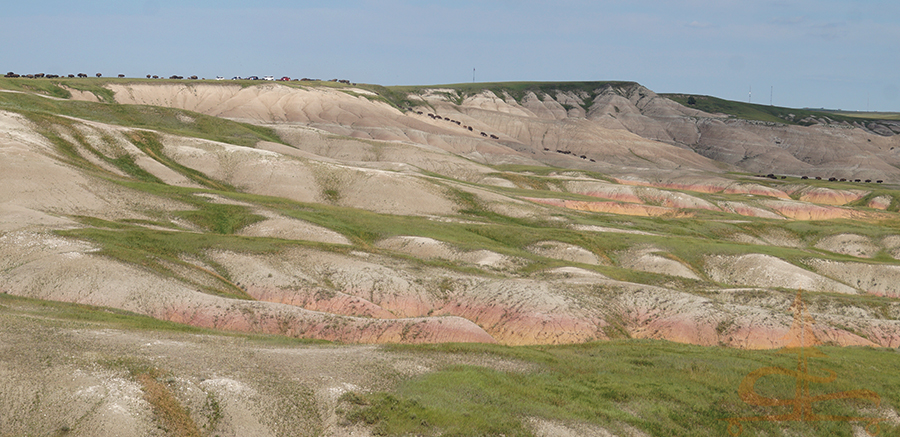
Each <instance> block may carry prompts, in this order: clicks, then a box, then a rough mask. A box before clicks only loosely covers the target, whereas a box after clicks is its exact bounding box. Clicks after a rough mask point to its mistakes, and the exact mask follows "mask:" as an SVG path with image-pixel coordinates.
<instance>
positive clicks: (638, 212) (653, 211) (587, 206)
mask: <svg viewBox="0 0 900 437" xmlns="http://www.w3.org/2000/svg"><path fill="white" fill-rule="evenodd" d="M523 199H525V200H530V201H532V202H535V203H540V204H542V205H550V206H556V207H560V208H567V209H574V210H577V211H591V212H605V213H609V214H619V215H635V216H641V217H662V216H674V215H683V213H680V212H679V211H678V210H676V209H672V208H665V207H662V206H652V205H641V204H635V203H619V202H585V201H582V200H563V199H547V198H535V197H523Z"/></svg>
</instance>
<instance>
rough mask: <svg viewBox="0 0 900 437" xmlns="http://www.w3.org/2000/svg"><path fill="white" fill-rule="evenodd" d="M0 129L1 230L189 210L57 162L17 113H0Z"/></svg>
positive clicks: (46, 144)
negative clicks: (66, 218) (69, 218)
mask: <svg viewBox="0 0 900 437" xmlns="http://www.w3.org/2000/svg"><path fill="white" fill-rule="evenodd" d="M0 131H2V132H4V135H3V136H2V137H0V187H2V189H0V205H2V206H3V209H2V210H0V216H3V218H2V219H0V222H3V223H4V224H3V226H4V228H6V229H17V228H22V227H32V226H34V225H39V224H40V223H42V222H43V223H46V224H51V223H60V220H62V219H59V218H55V217H59V216H62V215H85V216H92V217H98V218H103V219H107V220H118V219H123V218H131V219H145V220H146V219H150V217H147V216H146V215H145V214H143V213H142V212H139V211H172V210H177V209H182V210H183V209H189V207H188V206H187V205H185V204H182V203H180V202H175V201H170V200H165V199H161V198H158V197H155V196H152V195H148V194H145V193H136V192H133V191H131V190H129V189H127V188H123V187H121V186H119V185H116V184H113V183H111V182H108V181H106V180H104V179H101V178H97V177H93V176H90V175H87V174H86V173H84V172H80V171H79V170H78V169H77V168H75V167H73V166H70V165H65V164H62V163H60V162H59V161H57V159H55V157H57V156H58V154H57V153H58V152H57V150H56V147H55V146H54V145H53V144H52V143H50V141H49V140H47V139H46V138H44V137H42V136H40V135H38V134H37V133H36V132H35V129H34V128H33V127H32V126H31V124H30V122H28V121H27V120H26V119H25V118H23V117H22V116H20V115H18V114H13V113H9V112H4V111H0ZM36 175H40V177H36ZM32 218H34V219H37V220H36V221H30V220H31V219H32ZM18 220H26V221H24V222H19V221H18Z"/></svg>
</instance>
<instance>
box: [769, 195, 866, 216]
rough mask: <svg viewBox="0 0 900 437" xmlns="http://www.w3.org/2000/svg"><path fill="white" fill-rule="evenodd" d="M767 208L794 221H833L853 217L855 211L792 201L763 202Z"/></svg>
mask: <svg viewBox="0 0 900 437" xmlns="http://www.w3.org/2000/svg"><path fill="white" fill-rule="evenodd" d="M762 203H763V205H764V206H765V207H767V208H772V209H773V210H775V211H778V213H779V214H781V215H783V216H785V217H787V218H790V219H794V220H831V219H841V218H851V217H853V215H854V214H853V211H851V210H849V209H843V208H838V207H834V206H820V205H813V204H811V203H802V202H795V201H791V200H768V201H765V202H762Z"/></svg>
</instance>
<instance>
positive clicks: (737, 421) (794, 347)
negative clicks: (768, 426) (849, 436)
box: [722, 290, 884, 436]
mask: <svg viewBox="0 0 900 437" xmlns="http://www.w3.org/2000/svg"><path fill="white" fill-rule="evenodd" d="M791 310H792V311H793V313H794V323H793V324H792V325H791V329H790V331H789V332H788V334H787V336H785V339H787V340H788V343H787V345H786V346H785V347H784V348H783V349H781V350H780V351H779V353H784V354H795V355H797V368H796V369H795V370H792V369H786V368H784V367H763V368H760V369H756V370H754V371H752V372H750V373H749V374H747V376H745V377H744V379H743V381H741V385H740V387H738V395H740V397H741V400H743V401H744V402H746V403H747V404H750V405H755V406H758V407H792V408H791V412H790V413H787V414H767V415H763V416H749V417H731V418H727V419H722V420H724V421H726V422H728V433H729V434H731V435H733V436H739V435H741V433H742V432H744V422H799V421H803V422H819V421H825V422H866V423H867V424H866V432H867V433H868V434H869V435H870V436H876V435H878V434H879V433H880V432H881V425H880V423H881V422H882V421H884V419H883V418H879V417H856V416H833V415H827V414H816V413H814V412H813V408H812V407H813V404H814V403H816V402H822V401H829V400H835V399H866V400H870V401H872V402H874V403H875V406H876V407H880V406H881V397H879V396H878V394H876V393H875V392H873V391H871V390H849V391H842V392H836V393H828V394H822V395H810V392H809V383H810V382H814V383H817V384H827V383H830V382H833V381H834V380H835V379H837V375H836V374H835V373H834V372H833V371H831V370H828V369H823V370H824V371H825V372H827V373H828V376H815V375H811V374H810V373H809V363H808V360H809V357H824V356H827V355H825V354H824V353H823V352H821V351H820V350H819V349H818V348H816V347H815V345H817V344H821V341H819V339H818V338H816V335H815V333H814V332H813V330H812V325H813V324H814V323H815V321H814V320H813V318H812V317H811V316H810V315H809V312H808V311H807V309H806V304H805V303H803V298H802V291H801V290H798V291H797V297H796V298H795V299H794V303H793V305H791ZM769 375H784V376H788V377H791V378H794V379H795V381H796V388H795V390H794V397H793V398H791V399H780V398H769V397H765V396H762V395H760V394H759V393H757V392H756V381H757V380H759V379H760V378H762V377H764V376H769Z"/></svg>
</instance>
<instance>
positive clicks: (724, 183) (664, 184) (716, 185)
mask: <svg viewBox="0 0 900 437" xmlns="http://www.w3.org/2000/svg"><path fill="white" fill-rule="evenodd" d="M613 179H614V180H615V181H616V182H618V183H620V184H625V185H637V186H640V187H656V188H665V189H671V190H680V191H694V192H697V193H708V194H711V193H719V192H722V191H724V190H725V189H726V188H728V186H729V185H732V184H734V181H732V180H729V179H724V178H719V177H716V176H711V177H665V178H663V179H659V180H646V179H642V178H639V177H637V176H632V175H629V176H621V177H617V178H613Z"/></svg>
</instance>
